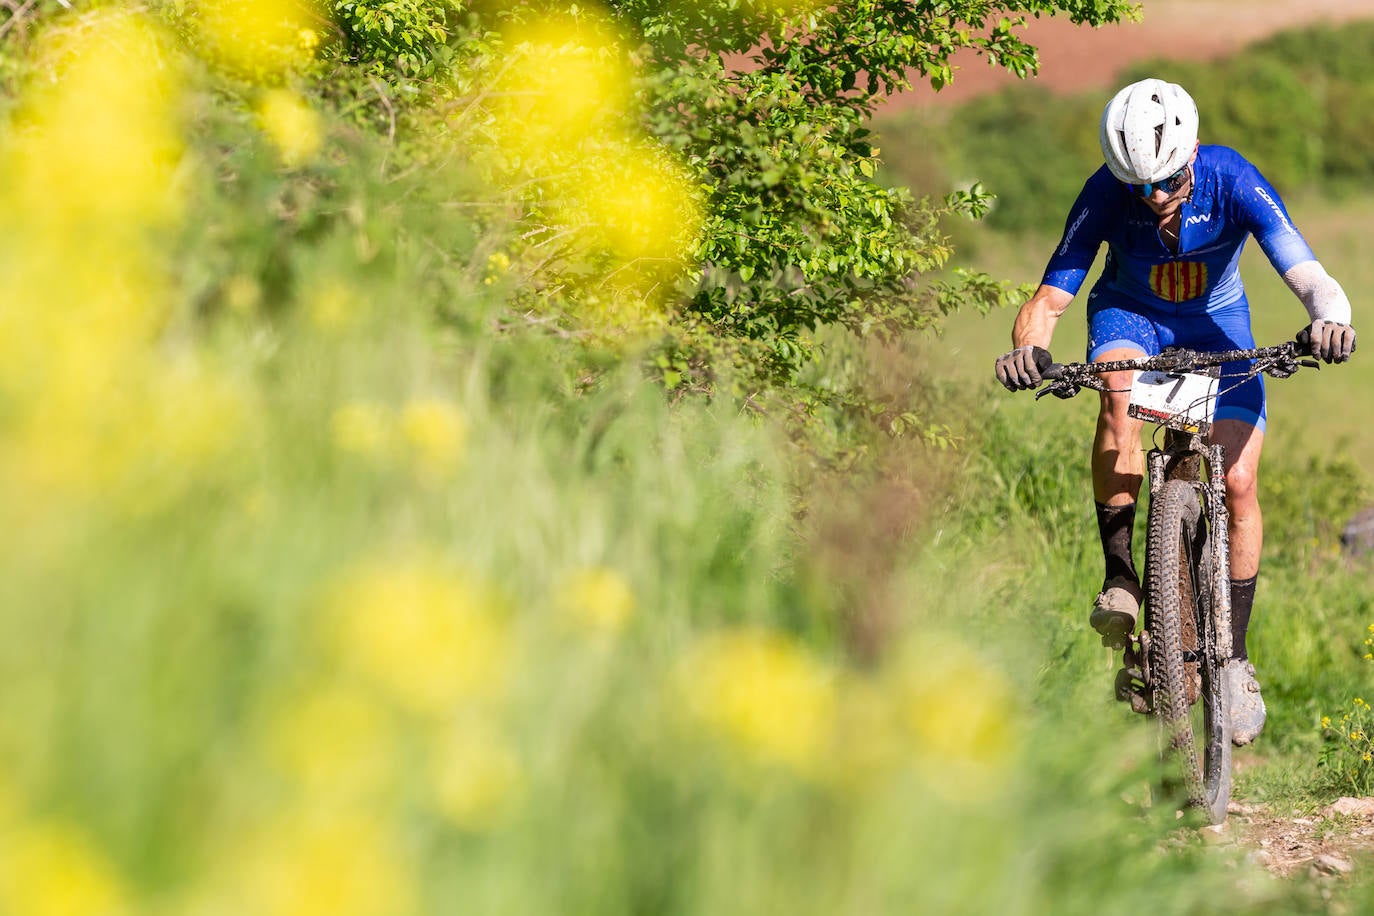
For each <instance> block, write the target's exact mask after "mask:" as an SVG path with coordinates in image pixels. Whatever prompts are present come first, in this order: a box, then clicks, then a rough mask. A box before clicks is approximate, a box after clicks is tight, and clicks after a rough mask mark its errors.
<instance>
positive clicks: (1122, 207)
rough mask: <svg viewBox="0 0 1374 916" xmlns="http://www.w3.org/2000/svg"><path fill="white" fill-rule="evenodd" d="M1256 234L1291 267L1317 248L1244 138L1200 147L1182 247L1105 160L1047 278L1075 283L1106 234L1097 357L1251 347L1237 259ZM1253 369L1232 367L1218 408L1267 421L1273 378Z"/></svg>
mask: <svg viewBox="0 0 1374 916" xmlns="http://www.w3.org/2000/svg"><path fill="white" fill-rule="evenodd" d="M1252 235H1253V236H1254V237H1255V238H1256V240H1258V242H1259V244H1260V247H1261V248H1262V249H1264V253H1265V254H1266V255H1267V256H1268V257H1269V262H1270V263H1271V264H1273V265H1274V268H1275V269H1276V270H1277V271H1278V272H1279V273H1280V274H1282V273H1286V272H1287V271H1288V270H1289V269H1290V268H1292V267H1294V266H1296V265H1298V264H1301V263H1303V262H1305V261H1313V260H1316V259H1315V257H1313V255H1312V249H1311V248H1309V247H1308V245H1307V242H1306V241H1305V240H1304V239H1303V237H1302V235H1301V234H1300V233H1299V232H1298V230H1297V229H1295V228H1294V227H1293V223H1292V221H1291V220H1290V219H1289V218H1288V212H1287V211H1286V210H1285V209H1284V206H1283V201H1282V200H1281V199H1280V198H1279V195H1278V192H1277V191H1275V190H1274V188H1273V186H1272V185H1270V184H1269V182H1268V181H1266V180H1265V179H1264V176H1263V175H1261V174H1260V173H1259V170H1258V169H1256V168H1255V167H1254V166H1253V165H1251V164H1250V163H1249V162H1248V161H1247V160H1246V159H1245V157H1243V156H1241V155H1240V153H1237V152H1236V151H1235V150H1233V149H1228V148H1227V147H1224V146H1202V147H1199V148H1198V155H1197V160H1196V161H1195V162H1194V163H1193V190H1192V193H1191V194H1189V195H1188V199H1187V200H1186V201H1184V203H1183V206H1182V209H1181V213H1180V216H1179V245H1178V252H1177V253H1175V252H1173V251H1171V250H1170V249H1169V247H1168V246H1166V245H1165V244H1164V240H1163V238H1162V237H1161V236H1160V234H1159V218H1158V217H1157V216H1156V215H1155V213H1154V211H1152V210H1151V209H1150V208H1149V206H1148V205H1147V204H1146V203H1145V202H1144V201H1143V200H1142V199H1140V198H1139V197H1137V196H1135V195H1134V194H1133V193H1132V192H1131V191H1130V189H1129V188H1127V186H1126V185H1124V184H1122V183H1121V182H1120V181H1118V180H1117V179H1116V178H1115V177H1113V176H1112V174H1111V172H1109V171H1108V170H1107V167H1106V166H1105V165H1104V166H1103V167H1102V168H1100V169H1098V170H1097V172H1096V173H1094V174H1093V176H1092V177H1091V178H1089V179H1088V181H1087V183H1086V184H1084V186H1083V190H1082V192H1081V193H1079V195H1078V200H1077V201H1075V202H1074V205H1073V209H1072V210H1071V211H1070V212H1069V219H1068V222H1067V223H1066V225H1065V228H1064V236H1063V238H1062V239H1061V240H1060V243H1059V247H1058V248H1057V249H1055V252H1054V255H1053V256H1052V257H1051V258H1050V262H1049V265H1048V266H1047V267H1046V269H1045V276H1044V279H1043V280H1042V281H1041V282H1042V283H1044V284H1045V285H1047V286H1053V287H1056V288H1058V289H1062V290H1064V291H1065V292H1068V293H1071V294H1075V295H1076V294H1077V293H1078V290H1079V288H1080V287H1081V286H1082V285H1083V280H1084V278H1085V277H1086V276H1087V274H1088V269H1089V268H1090V267H1092V264H1093V261H1094V260H1095V259H1096V257H1097V250H1098V249H1099V248H1100V247H1101V246H1102V243H1103V242H1106V243H1107V261H1106V264H1105V265H1104V267H1103V270H1102V276H1101V278H1100V279H1099V280H1098V281H1097V283H1096V285H1094V286H1093V289H1092V292H1091V293H1090V294H1089V296H1088V359H1089V360H1094V359H1097V358H1099V357H1100V356H1102V354H1104V353H1107V352H1109V351H1114V350H1121V349H1129V350H1137V351H1139V352H1141V353H1144V354H1145V355H1147V356H1154V355H1156V354H1158V353H1159V352H1160V350H1161V349H1163V348H1164V347H1169V346H1174V345H1178V346H1185V347H1191V348H1194V349H1198V350H1239V349H1248V348H1250V347H1253V346H1254V345H1255V340H1254V337H1253V336H1252V334H1251V331H1250V304H1249V302H1248V301H1246V298H1245V287H1244V286H1243V285H1242V284H1241V280H1240V270H1239V268H1238V265H1239V263H1240V253H1241V250H1242V249H1243V248H1244V247H1245V240H1246V239H1247V238H1248V237H1249V236H1252ZM1247 375H1248V365H1247V364H1245V363H1228V364H1227V365H1225V366H1223V367H1222V386H1221V393H1220V395H1219V397H1218V399H1217V405H1216V414H1215V416H1216V419H1218V420H1223V419H1233V420H1239V421H1241V422H1243V423H1248V424H1250V425H1252V426H1255V427H1256V428H1258V429H1260V430H1263V429H1264V428H1265V414H1266V410H1265V396H1264V381H1263V379H1262V378H1260V377H1259V376H1254V377H1249V378H1247V377H1246V376H1247ZM1228 380H1230V381H1228Z"/></svg>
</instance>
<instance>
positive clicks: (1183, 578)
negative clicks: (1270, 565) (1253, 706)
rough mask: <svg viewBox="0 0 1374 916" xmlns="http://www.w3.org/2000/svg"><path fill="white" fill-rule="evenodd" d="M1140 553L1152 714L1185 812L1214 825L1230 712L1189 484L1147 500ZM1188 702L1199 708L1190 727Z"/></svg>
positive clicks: (1208, 570) (1225, 786)
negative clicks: (1143, 556) (1144, 557)
mask: <svg viewBox="0 0 1374 916" xmlns="http://www.w3.org/2000/svg"><path fill="white" fill-rule="evenodd" d="M1147 553H1148V563H1149V565H1148V569H1147V571H1146V572H1147V581H1148V602H1147V614H1148V616H1147V623H1146V625H1147V627H1148V629H1149V631H1150V643H1149V645H1150V650H1149V651H1150V656H1151V657H1150V660H1149V661H1150V672H1151V680H1152V681H1154V683H1153V685H1152V688H1153V693H1154V702H1153V708H1154V711H1155V714H1156V715H1157V716H1158V717H1159V721H1160V724H1161V727H1162V729H1163V736H1164V742H1165V751H1166V755H1167V756H1168V757H1169V758H1170V759H1171V762H1172V764H1173V765H1175V766H1177V768H1178V770H1179V771H1181V777H1182V781H1183V788H1184V789H1185V791H1186V792H1187V795H1188V802H1189V804H1191V805H1194V806H1196V807H1198V808H1199V809H1201V810H1202V812H1203V813H1204V814H1205V815H1206V817H1207V819H1208V821H1209V822H1210V823H1213V824H1219V823H1221V822H1222V821H1224V820H1225V819H1226V806H1227V803H1228V802H1229V801H1230V797H1231V735H1230V710H1229V708H1228V706H1227V701H1226V692H1225V689H1224V687H1223V685H1222V680H1221V662H1222V660H1221V659H1220V658H1218V656H1217V652H1216V646H1217V640H1216V625H1215V620H1214V617H1213V614H1212V613H1211V605H1212V603H1213V602H1212V599H1211V595H1212V594H1214V593H1215V592H1214V588H1215V587H1216V586H1217V585H1218V583H1214V582H1212V581H1211V577H1212V574H1213V568H1212V567H1213V564H1212V561H1211V558H1210V556H1209V551H1208V545H1207V519H1206V516H1205V515H1204V513H1203V512H1202V506H1201V504H1200V501H1199V499H1198V490H1197V488H1196V486H1195V485H1194V484H1192V483H1189V482H1188V481H1185V480H1169V481H1166V482H1165V483H1164V485H1163V487H1162V488H1161V490H1160V492H1159V494H1158V495H1157V496H1156V497H1155V498H1152V500H1151V506H1150V520H1149V535H1148V550H1147ZM1185 654H1186V655H1187V656H1188V658H1187V659H1185ZM1190 682H1191V684H1192V685H1193V689H1192V690H1191V691H1190V690H1189V685H1190ZM1190 693H1191V694H1192V696H1191V697H1190ZM1191 700H1196V701H1197V702H1198V703H1199V705H1200V706H1201V714H1200V715H1199V716H1197V717H1196V719H1197V722H1196V725H1195V723H1194V718H1195V717H1194V716H1193V715H1192V714H1191V712H1190V710H1191V702H1190V701H1191Z"/></svg>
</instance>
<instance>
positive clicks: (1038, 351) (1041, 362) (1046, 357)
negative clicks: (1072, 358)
mask: <svg viewBox="0 0 1374 916" xmlns="http://www.w3.org/2000/svg"><path fill="white" fill-rule="evenodd" d="M1031 359H1032V360H1034V361H1035V371H1037V372H1039V373H1040V377H1041V378H1047V379H1056V378H1058V377H1059V375H1062V374H1063V369H1064V367H1063V366H1061V365H1059V364H1058V363H1056V362H1055V361H1054V357H1053V356H1050V351H1049V350H1046V349H1045V348H1044V347H1031ZM1051 369H1058V370H1059V373H1058V374H1056V375H1050V374H1049V373H1050V370H1051Z"/></svg>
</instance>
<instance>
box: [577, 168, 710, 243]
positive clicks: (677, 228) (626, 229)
mask: <svg viewBox="0 0 1374 916" xmlns="http://www.w3.org/2000/svg"><path fill="white" fill-rule="evenodd" d="M580 178H581V179H582V180H580V181H579V182H578V184H577V185H576V186H575V187H574V186H569V187H568V188H567V189H566V191H567V197H566V199H567V200H568V201H569V202H570V203H573V204H574V205H575V206H576V207H577V210H576V211H575V212H570V211H567V209H566V206H565V214H564V215H565V218H566V219H567V220H568V221H569V223H571V224H574V225H576V224H578V223H582V224H584V225H585V226H586V230H585V231H586V232H587V233H588V234H589V235H590V237H591V240H592V241H593V242H594V243H595V244H597V245H598V246H599V247H602V248H605V249H607V250H609V251H611V252H613V253H614V254H615V255H616V256H617V257H619V258H620V259H621V260H623V261H635V260H639V259H647V260H652V261H666V262H676V263H679V264H681V263H684V262H685V261H686V260H687V255H688V252H689V250H690V248H691V246H692V245H693V243H694V242H695V241H696V238H697V236H698V235H699V234H700V231H701V227H702V214H701V209H700V206H699V203H698V201H697V198H696V195H695V189H694V187H693V184H692V181H691V178H690V177H689V176H688V174H687V172H686V170H685V169H684V168H682V166H681V165H679V164H678V163H677V161H676V160H675V159H674V158H673V157H672V156H671V155H670V154H669V153H668V151H667V150H664V149H662V148H660V147H656V146H649V145H631V144H628V143H626V144H617V145H615V146H611V147H609V148H603V149H599V150H597V153H596V155H595V156H594V157H592V159H591V160H590V161H588V162H587V163H586V170H585V171H584V172H582V173H581V175H580Z"/></svg>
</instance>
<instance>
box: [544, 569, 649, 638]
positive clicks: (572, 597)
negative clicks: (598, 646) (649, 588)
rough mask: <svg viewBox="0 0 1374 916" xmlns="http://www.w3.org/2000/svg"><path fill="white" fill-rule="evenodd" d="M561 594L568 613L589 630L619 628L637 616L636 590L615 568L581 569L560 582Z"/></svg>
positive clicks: (563, 605)
mask: <svg viewBox="0 0 1374 916" xmlns="http://www.w3.org/2000/svg"><path fill="white" fill-rule="evenodd" d="M557 594H558V597H557V602H558V607H559V609H560V610H561V611H562V612H563V614H564V615H565V617H566V618H567V619H568V620H570V621H572V622H573V623H575V624H577V625H578V626H581V627H584V628H586V629H588V630H593V631H597V632H617V631H619V630H620V629H622V628H623V627H624V626H625V624H626V623H628V622H629V620H630V618H631V617H633V616H634V611H635V596H634V592H633V591H631V590H630V585H629V583H628V582H626V581H625V579H624V578H623V577H621V575H620V574H619V573H617V572H616V571H615V570H612V569H607V568H605V567H601V566H598V567H592V568H590V569H582V570H578V571H577V572H574V573H572V574H571V575H569V576H568V577H567V578H565V579H564V580H563V582H561V583H560V584H559V586H558V589H557Z"/></svg>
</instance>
